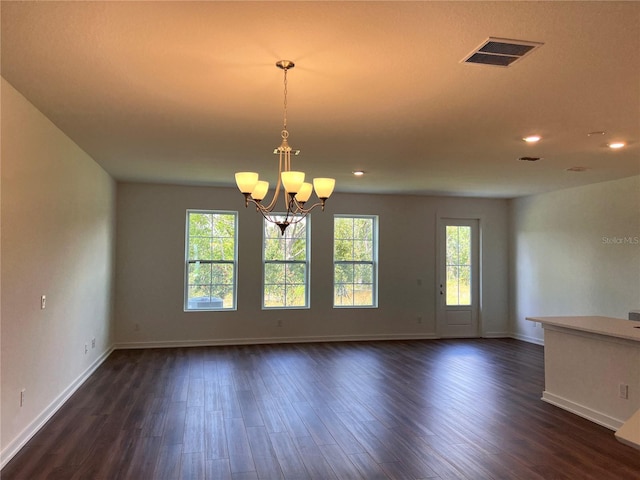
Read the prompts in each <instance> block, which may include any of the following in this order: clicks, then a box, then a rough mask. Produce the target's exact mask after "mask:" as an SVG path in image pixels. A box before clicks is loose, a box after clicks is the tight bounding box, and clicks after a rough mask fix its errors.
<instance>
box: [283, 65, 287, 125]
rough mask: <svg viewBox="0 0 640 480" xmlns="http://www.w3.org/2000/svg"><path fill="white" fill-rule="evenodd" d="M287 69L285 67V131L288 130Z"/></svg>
mask: <svg viewBox="0 0 640 480" xmlns="http://www.w3.org/2000/svg"><path fill="white" fill-rule="evenodd" d="M287 70H288V68H285V69H284V131H286V130H287Z"/></svg>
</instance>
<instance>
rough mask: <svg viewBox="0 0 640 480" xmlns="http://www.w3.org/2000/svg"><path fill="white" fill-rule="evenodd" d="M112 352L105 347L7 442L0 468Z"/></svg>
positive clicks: (2, 453) (0, 455)
mask: <svg viewBox="0 0 640 480" xmlns="http://www.w3.org/2000/svg"><path fill="white" fill-rule="evenodd" d="M111 352H113V347H112V348H109V349H107V350H106V351H105V352H104V353H103V354H102V355H100V357H99V358H97V359H96V361H95V362H93V363H92V364H91V365H90V366H89V367H88V368H87V369H86V370H85V371H84V372H82V373H81V374H80V375H79V376H78V377H77V378H76V379H75V380H74V381H73V382H71V384H70V385H69V386H68V387H67V388H66V389H65V390H64V391H63V392H62V393H61V394H60V395H58V397H57V398H56V399H55V400H54V401H53V402H51V403H50V404H49V406H47V407H46V408H45V409H44V410H43V411H42V412H41V413H40V414H39V415H38V416H37V417H36V418H35V419H34V420H33V421H32V422H31V423H30V424H29V425H27V427H26V428H25V429H24V430H22V432H20V434H18V436H17V437H15V438H14V439H13V440H12V441H10V442H9V444H8V445H7V446H6V447H5V448H4V449H3V450H2V451H1V452H0V459H1V460H0V469H2V468H4V466H5V465H6V464H7V463H9V461H10V460H11V459H12V458H13V457H14V456H15V455H16V453H18V452H19V451H20V449H21V448H22V447H24V446H25V445H26V443H27V442H28V441H29V440H31V438H32V437H33V436H34V435H35V434H36V433H38V431H39V430H40V429H41V428H42V427H43V426H44V424H45V423H47V422H48V421H49V419H50V418H51V417H53V415H54V414H55V413H56V412H57V411H58V410H59V409H60V407H62V405H64V403H65V402H66V401H67V400H68V399H69V398H70V397H71V395H73V394H74V393H75V391H76V390H77V389H78V388H80V387H81V386H82V384H83V383H84V382H85V381H86V380H87V379H88V378H89V377H90V376H91V374H92V373H93V372H95V371H96V369H97V368H98V367H99V366H100V365H101V364H102V362H104V361H105V360H106V359H107V357H108V356H109V355H111Z"/></svg>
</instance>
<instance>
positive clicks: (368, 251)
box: [353, 240, 373, 260]
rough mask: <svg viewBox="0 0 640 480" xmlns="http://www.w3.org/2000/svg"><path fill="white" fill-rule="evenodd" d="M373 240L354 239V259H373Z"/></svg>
mask: <svg viewBox="0 0 640 480" xmlns="http://www.w3.org/2000/svg"><path fill="white" fill-rule="evenodd" d="M372 247H373V242H371V241H369V240H354V241H353V259H354V260H373V251H372Z"/></svg>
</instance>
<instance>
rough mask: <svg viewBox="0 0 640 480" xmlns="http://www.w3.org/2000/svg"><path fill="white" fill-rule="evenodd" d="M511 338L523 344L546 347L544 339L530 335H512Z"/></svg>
mask: <svg viewBox="0 0 640 480" xmlns="http://www.w3.org/2000/svg"><path fill="white" fill-rule="evenodd" d="M511 338H515V339H516V340H522V341H523V342H528V343H535V344H536V345H542V346H544V339H542V338H537V337H532V336H530V335H523V334H522V333H512V334H511Z"/></svg>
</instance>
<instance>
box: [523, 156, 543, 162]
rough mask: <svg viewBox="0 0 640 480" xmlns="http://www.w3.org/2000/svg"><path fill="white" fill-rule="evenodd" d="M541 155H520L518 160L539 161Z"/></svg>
mask: <svg viewBox="0 0 640 480" xmlns="http://www.w3.org/2000/svg"><path fill="white" fill-rule="evenodd" d="M540 159H541V157H520V158H519V159H518V160H520V161H521V162H537V161H538V160H540Z"/></svg>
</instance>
